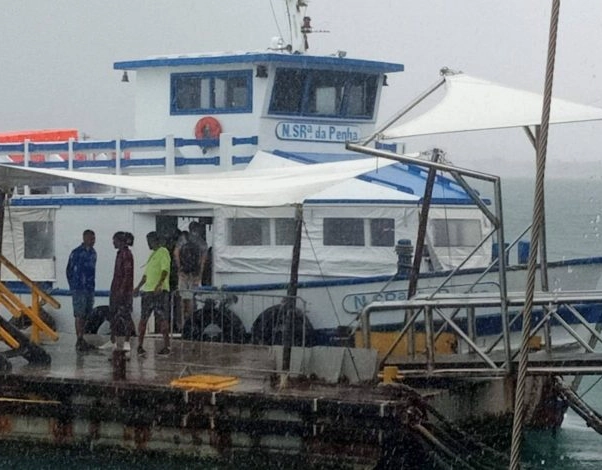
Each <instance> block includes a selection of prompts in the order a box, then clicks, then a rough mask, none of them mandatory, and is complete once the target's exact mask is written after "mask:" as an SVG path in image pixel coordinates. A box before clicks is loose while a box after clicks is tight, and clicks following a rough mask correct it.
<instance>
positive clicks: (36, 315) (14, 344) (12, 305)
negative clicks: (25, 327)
mask: <svg viewBox="0 0 602 470" xmlns="http://www.w3.org/2000/svg"><path fill="white" fill-rule="evenodd" d="M0 264H1V265H2V266H5V267H6V268H7V269H8V270H10V271H11V272H12V273H13V274H14V275H15V276H17V278H18V279H19V280H20V281H21V282H23V284H25V285H26V286H27V287H29V289H31V306H28V305H26V304H25V303H23V301H22V300H21V299H20V298H19V297H18V296H17V295H16V294H14V293H13V292H11V290H10V289H9V288H8V287H6V285H4V283H2V282H0V304H2V305H3V306H4V307H5V308H6V309H7V310H8V311H9V312H10V314H11V315H13V316H14V317H15V318H19V317H20V316H21V315H25V316H27V317H28V318H29V319H30V320H31V323H32V328H31V337H30V341H31V342H32V343H34V344H40V342H41V338H40V333H45V334H46V335H47V336H48V337H50V338H51V339H53V340H54V341H56V340H58V339H59V337H58V335H57V333H56V332H55V331H54V330H53V329H52V328H50V327H49V326H48V325H47V324H46V323H45V322H44V321H43V320H42V318H41V317H40V310H41V306H42V305H43V304H48V305H50V306H51V307H54V308H60V307H61V304H60V303H59V302H58V301H57V300H56V299H54V298H53V297H51V296H50V295H48V294H47V293H46V292H44V291H43V290H41V289H40V288H39V287H38V285H37V284H36V283H35V282H33V281H32V280H31V279H29V278H28V277H27V276H26V275H25V274H24V273H23V272H22V271H21V270H20V269H19V268H17V267H16V266H15V265H14V264H12V263H11V262H10V261H9V260H7V259H6V258H5V257H4V256H3V255H1V254H0ZM0 338H2V339H3V340H4V342H6V344H8V345H9V346H10V347H11V348H13V349H17V348H18V347H19V346H21V345H20V344H19V342H18V341H17V340H16V339H15V338H13V336H12V335H11V334H10V333H9V332H8V331H6V330H5V329H4V328H0Z"/></svg>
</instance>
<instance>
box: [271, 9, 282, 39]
mask: <svg viewBox="0 0 602 470" xmlns="http://www.w3.org/2000/svg"><path fill="white" fill-rule="evenodd" d="M270 9H271V10H272V18H274V23H275V24H276V29H277V30H278V36H279V37H282V30H281V29H280V24H279V23H278V18H277V16H276V11H274V2H273V0H270Z"/></svg>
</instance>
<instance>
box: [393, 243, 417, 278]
mask: <svg viewBox="0 0 602 470" xmlns="http://www.w3.org/2000/svg"><path fill="white" fill-rule="evenodd" d="M395 253H397V274H398V275H399V274H410V272H411V270H412V257H413V256H414V247H413V246H412V240H407V239H403V240H397V245H395Z"/></svg>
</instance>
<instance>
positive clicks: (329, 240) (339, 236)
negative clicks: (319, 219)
mask: <svg viewBox="0 0 602 470" xmlns="http://www.w3.org/2000/svg"><path fill="white" fill-rule="evenodd" d="M323 235H324V246H364V219H351V218H326V219H324V234H323Z"/></svg>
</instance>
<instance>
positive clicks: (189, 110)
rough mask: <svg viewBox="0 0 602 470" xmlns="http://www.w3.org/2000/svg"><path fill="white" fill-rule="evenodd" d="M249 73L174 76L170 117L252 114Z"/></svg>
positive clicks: (172, 77) (172, 76) (248, 71)
mask: <svg viewBox="0 0 602 470" xmlns="http://www.w3.org/2000/svg"><path fill="white" fill-rule="evenodd" d="M252 84H253V75H252V73H251V71H250V70H237V71H231V72H211V73H174V74H172V75H171V114H208V113H213V114H219V113H249V112H251V111H252V108H253V106H252V96H253V93H252V86H253V85H252Z"/></svg>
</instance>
